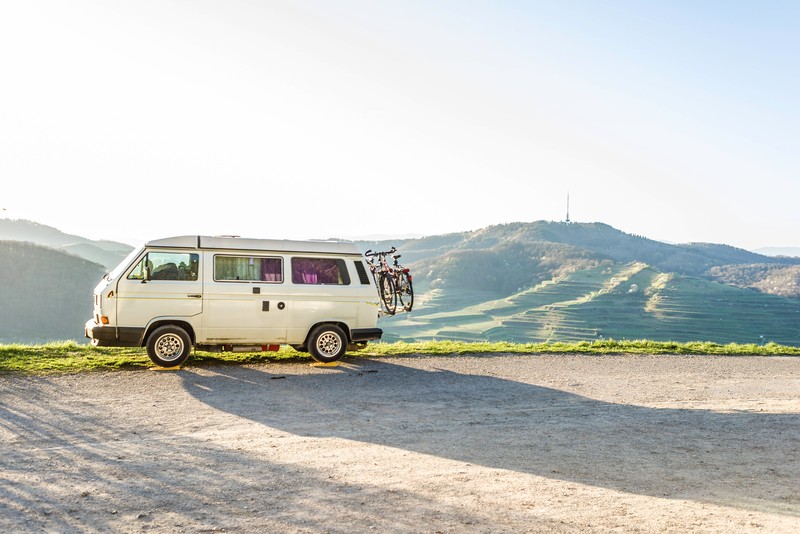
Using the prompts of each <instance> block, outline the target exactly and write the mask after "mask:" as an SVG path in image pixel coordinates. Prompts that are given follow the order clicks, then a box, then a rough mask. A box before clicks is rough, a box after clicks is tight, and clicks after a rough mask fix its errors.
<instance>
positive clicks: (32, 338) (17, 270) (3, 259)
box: [0, 241, 105, 343]
mask: <svg viewBox="0 0 800 534" xmlns="http://www.w3.org/2000/svg"><path fill="white" fill-rule="evenodd" d="M104 272H105V269H104V267H102V266H101V265H98V264H96V263H92V262H89V261H87V260H84V259H82V258H78V257H76V256H72V255H70V254H66V253H64V252H60V251H58V250H55V249H52V248H48V247H43V246H40V245H34V244H32V243H23V242H17V241H0V273H2V279H0V343H33V342H37V343H39V342H47V341H53V340H62V339H64V340H65V339H79V340H80V339H83V325H84V323H85V322H86V320H87V319H89V318H90V317H91V315H92V290H93V289H94V287H95V286H96V285H97V282H98V281H99V280H100V277H102V276H103V273H104Z"/></svg>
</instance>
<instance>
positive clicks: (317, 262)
mask: <svg viewBox="0 0 800 534" xmlns="http://www.w3.org/2000/svg"><path fill="white" fill-rule="evenodd" d="M292 283H293V284H334V285H344V286H346V285H350V274H349V273H348V272H347V266H346V265H345V263H344V260H339V259H334V258H292Z"/></svg>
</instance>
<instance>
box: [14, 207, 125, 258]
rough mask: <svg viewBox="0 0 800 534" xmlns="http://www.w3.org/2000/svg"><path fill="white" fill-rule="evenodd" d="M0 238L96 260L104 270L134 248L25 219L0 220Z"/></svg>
mask: <svg viewBox="0 0 800 534" xmlns="http://www.w3.org/2000/svg"><path fill="white" fill-rule="evenodd" d="M0 241H22V242H26V243H34V244H37V245H42V246H46V247H51V248H54V249H56V250H61V251H63V252H66V253H69V254H72V255H75V256H78V257H80V258H84V259H87V260H89V261H92V262H94V263H99V264H100V265H102V266H104V267H105V268H106V269H111V268H113V267H115V266H116V265H117V264H118V263H119V262H120V261H122V260H123V259H124V258H125V256H127V255H128V253H129V252H130V251H131V250H132V249H133V247H131V246H130V245H126V244H125V243H119V242H116V241H107V240H100V241H93V240H91V239H86V238H85V237H80V236H77V235H71V234H65V233H64V232H62V231H61V230H57V229H56V228H53V227H51V226H47V225H44V224H40V223H37V222H33V221H27V220H24V219H0Z"/></svg>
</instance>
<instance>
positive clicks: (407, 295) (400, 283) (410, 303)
mask: <svg viewBox="0 0 800 534" xmlns="http://www.w3.org/2000/svg"><path fill="white" fill-rule="evenodd" d="M397 299H398V301H399V302H400V306H401V307H402V308H403V310H405V311H407V312H410V311H411V308H413V307H414V286H412V285H411V278H410V277H409V276H408V273H406V272H400V273H399V274H398V275H397Z"/></svg>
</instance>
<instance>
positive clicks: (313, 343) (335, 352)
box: [308, 324, 347, 363]
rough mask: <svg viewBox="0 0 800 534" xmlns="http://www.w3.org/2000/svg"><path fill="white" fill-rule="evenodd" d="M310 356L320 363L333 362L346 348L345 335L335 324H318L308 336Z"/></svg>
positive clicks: (342, 354)
mask: <svg viewBox="0 0 800 534" xmlns="http://www.w3.org/2000/svg"><path fill="white" fill-rule="evenodd" d="M308 349H309V352H311V357H312V358H314V359H315V360H317V361H318V362H322V363H329V362H335V361H336V360H338V359H340V358H341V357H342V356H344V353H345V351H346V350H347V336H345V334H344V331H343V330H342V329H341V328H339V327H338V326H336V325H335V324H324V325H322V326H318V327H317V328H315V329H314V331H313V332H311V336H309V338H308Z"/></svg>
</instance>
